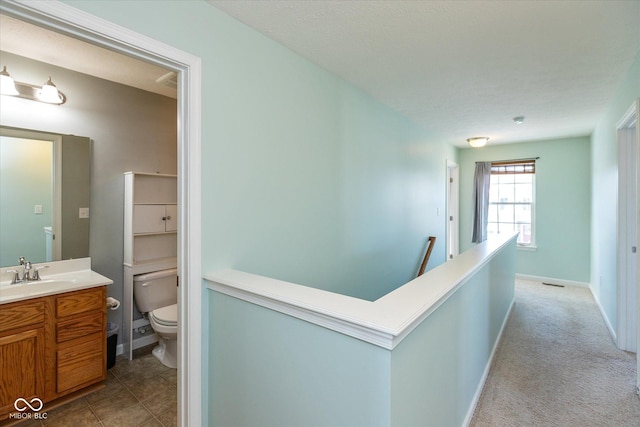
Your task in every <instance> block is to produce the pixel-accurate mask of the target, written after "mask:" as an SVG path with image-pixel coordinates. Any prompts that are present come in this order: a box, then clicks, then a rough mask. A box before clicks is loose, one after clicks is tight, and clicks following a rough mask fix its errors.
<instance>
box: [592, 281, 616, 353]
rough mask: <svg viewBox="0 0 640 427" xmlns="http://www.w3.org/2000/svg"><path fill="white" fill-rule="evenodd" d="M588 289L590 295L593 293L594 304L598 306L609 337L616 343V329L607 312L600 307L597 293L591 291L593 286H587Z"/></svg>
mask: <svg viewBox="0 0 640 427" xmlns="http://www.w3.org/2000/svg"><path fill="white" fill-rule="evenodd" d="M589 290H590V291H591V295H593V299H594V300H595V302H596V305H597V306H598V310H600V314H601V315H602V319H603V320H604V324H605V325H607V329H608V330H609V334H611V338H612V339H613V342H614V343H616V346H617V343H618V334H617V333H616V330H615V329H613V326H611V322H610V321H609V316H607V312H606V311H604V308H603V307H602V304H601V303H600V299H599V298H598V295H597V294H596V293H595V292H593V288H592V287H589Z"/></svg>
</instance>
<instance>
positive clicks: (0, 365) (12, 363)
mask: <svg viewBox="0 0 640 427" xmlns="http://www.w3.org/2000/svg"><path fill="white" fill-rule="evenodd" d="M45 306H46V301H45V298H36V299H31V300H27V301H21V302H16V303H11V304H3V305H0V381H1V382H2V384H0V420H2V419H3V418H5V417H6V416H7V414H9V413H10V412H14V411H15V409H14V407H13V404H14V402H15V400H16V399H17V398H18V397H22V398H24V399H26V400H28V401H30V400H31V399H33V398H34V397H39V398H42V397H43V396H45V368H46V354H45V328H46V322H45V319H46V316H45V311H46V310H45Z"/></svg>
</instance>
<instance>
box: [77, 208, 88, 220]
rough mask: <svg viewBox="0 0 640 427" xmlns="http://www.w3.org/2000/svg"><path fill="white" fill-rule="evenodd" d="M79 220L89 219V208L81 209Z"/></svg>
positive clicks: (79, 210)
mask: <svg viewBox="0 0 640 427" xmlns="http://www.w3.org/2000/svg"><path fill="white" fill-rule="evenodd" d="M78 218H89V208H79V209H78Z"/></svg>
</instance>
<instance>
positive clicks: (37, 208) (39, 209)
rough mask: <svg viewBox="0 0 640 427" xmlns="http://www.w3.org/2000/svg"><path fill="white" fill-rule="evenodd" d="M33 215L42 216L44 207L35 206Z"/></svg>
mask: <svg viewBox="0 0 640 427" xmlns="http://www.w3.org/2000/svg"><path fill="white" fill-rule="evenodd" d="M33 213H34V214H38V215H40V214H42V205H33Z"/></svg>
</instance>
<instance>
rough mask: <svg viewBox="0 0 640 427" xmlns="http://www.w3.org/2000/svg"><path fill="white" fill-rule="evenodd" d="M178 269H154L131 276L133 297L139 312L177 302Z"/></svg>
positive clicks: (146, 311)
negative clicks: (150, 271)
mask: <svg viewBox="0 0 640 427" xmlns="http://www.w3.org/2000/svg"><path fill="white" fill-rule="evenodd" d="M177 279H178V269H177V268H171V269H169V270H160V271H154V272H152V273H145V274H138V275H136V276H133V299H134V300H135V302H136V307H138V311H140V313H148V312H150V311H153V310H155V309H156V308H160V307H166V306H168V305H172V304H176V303H177V302H178V289H177V287H176V286H177Z"/></svg>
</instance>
